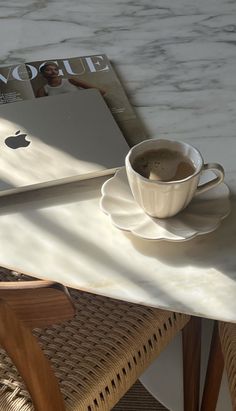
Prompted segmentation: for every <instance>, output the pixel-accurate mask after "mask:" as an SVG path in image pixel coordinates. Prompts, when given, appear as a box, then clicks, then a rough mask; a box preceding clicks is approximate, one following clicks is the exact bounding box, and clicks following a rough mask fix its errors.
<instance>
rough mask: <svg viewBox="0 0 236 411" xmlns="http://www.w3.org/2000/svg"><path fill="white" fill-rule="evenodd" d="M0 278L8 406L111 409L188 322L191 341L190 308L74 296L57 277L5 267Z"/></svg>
mask: <svg viewBox="0 0 236 411" xmlns="http://www.w3.org/2000/svg"><path fill="white" fill-rule="evenodd" d="M2 276H3V274H2ZM6 276H8V278H7V280H8V281H12V276H13V278H14V279H17V280H18V279H20V281H17V282H16V281H14V282H13V283H12V282H8V281H6ZM2 279H3V280H4V281H5V282H0V317H1V318H0V345H1V346H2V347H3V348H4V350H3V349H0V409H1V410H2V411H32V410H36V411H63V410H65V409H66V410H71V411H72V410H73V411H95V410H96V411H108V410H111V409H112V408H113V407H114V405H115V404H116V403H117V402H118V401H119V399H120V398H121V397H122V396H123V395H124V394H125V393H126V392H127V391H128V389H129V388H130V387H131V386H132V385H133V384H134V383H135V381H136V380H137V379H138V377H139V376H140V375H141V374H142V372H143V371H144V370H145V369H146V368H147V367H148V365H149V364H150V363H151V362H152V361H153V360H154V359H155V358H156V357H157V356H158V354H159V353H160V352H161V351H162V350H163V349H164V348H165V347H166V345H167V344H168V343H169V342H170V341H171V340H172V339H173V338H174V336H175V335H176V334H177V333H178V332H179V331H180V330H181V329H182V328H183V327H185V326H186V324H187V327H185V328H184V330H185V338H184V341H185V344H186V341H187V339H188V332H189V330H190V329H191V327H190V328H189V329H188V326H189V324H191V321H189V320H190V317H189V316H188V315H184V314H178V313H174V312H167V311H164V310H159V309H153V308H149V307H146V306H140V305H137V304H131V303H127V302H122V301H118V300H114V299H111V298H106V297H103V296H98V295H94V294H90V293H87V292H82V291H77V290H70V294H71V297H70V296H69V294H68V292H67V290H66V289H65V288H64V287H62V286H61V285H59V284H53V283H51V282H48V281H40V280H39V281H35V280H34V281H26V280H29V279H30V278H28V277H26V276H24V275H19V274H16V273H15V274H14V273H9V274H6V271H5V274H4V277H3V278H2ZM72 302H73V304H72ZM56 323H59V324H56ZM35 327H36V328H35ZM37 327H41V328H37ZM42 327H46V328H44V329H42ZM32 329H33V331H31V330H32ZM190 355H192V354H191V350H190ZM9 357H10V358H11V360H10V358H9ZM186 358H188V356H187V357H186ZM190 365H191V364H190ZM15 366H16V367H15ZM19 374H20V375H21V377H22V378H21V377H20V375H19ZM26 387H27V389H26ZM194 395H195V394H194ZM190 400H191V401H192V402H193V398H191V399H190ZM197 407H198V405H197ZM185 409H186V410H187V411H191V410H194V411H196V410H197V408H196V406H191V407H189V406H188V405H187V408H185Z"/></svg>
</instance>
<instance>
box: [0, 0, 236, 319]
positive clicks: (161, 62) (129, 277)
mask: <svg viewBox="0 0 236 411" xmlns="http://www.w3.org/2000/svg"><path fill="white" fill-rule="evenodd" d="M235 12H236V4H235V3H233V2H227V1H223V2H222V1H221V2H220V1H215V0H214V1H213V0H208V1H206V2H205V1H200V2H197V3H196V2H194V1H193V0H190V1H185V0H178V1H177V2H175V3H173V2H170V1H165V2H163V1H158V2H155V1H153V0H152V1H151V0H147V1H146V0H145V1H141V2H138V3H137V2H134V1H129V2H127V1H123V0H122V1H118V0H114V1H112V2H110V1H108V0H97V1H95V2H92V1H79V2H78V1H77V0H69V1H65V0H64V1H63V0H60V1H43V2H42V1H31V0H22V1H17V0H16V1H9V2H5V1H0V16H1V24H0V36H1V39H2V42H1V50H0V63H1V64H13V63H17V62H20V61H33V60H39V59H44V58H45V59H47V58H56V57H65V56H68V57H70V56H71V57H72V56H78V55H86V54H94V53H100V52H102V53H106V54H107V55H108V56H109V58H110V59H111V60H112V61H113V63H114V65H115V67H116V70H117V71H118V73H119V75H120V77H121V79H122V81H123V84H124V86H125V88H126V90H127V92H128V95H129V98H130V100H131V102H132V103H133V105H134V106H135V108H136V110H137V112H138V114H139V116H140V118H141V120H142V121H143V123H144V126H145V128H146V129H147V130H148V133H149V136H150V137H164V138H165V137H166V138H171V139H175V138H177V139H182V140H186V141H189V142H191V143H192V144H194V145H195V146H197V147H198V148H199V149H200V150H201V151H202V153H203V156H204V158H205V160H206V161H217V162H220V163H222V164H223V166H224V168H225V170H226V178H225V181H226V182H227V184H228V185H229V187H230V190H231V193H232V197H231V200H232V213H231V215H230V216H229V217H228V218H227V219H226V220H225V221H224V222H223V223H222V224H221V226H220V228H219V229H218V230H217V231H216V232H214V233H212V234H209V235H206V236H204V237H201V238H196V239H195V240H191V241H190V242H188V243H184V244H177V245H176V244H174V245H173V244H167V243H163V244H161V243H158V244H156V243H155V242H147V241H143V240H142V239H136V238H134V237H133V236H132V235H129V234H124V233H123V232H119V231H118V230H116V229H115V228H114V227H112V226H111V224H110V223H109V222H108V221H107V218H106V216H104V215H103V214H102V213H101V212H100V211H99V210H98V198H99V188H98V186H97V187H96V190H97V191H96V190H95V191H96V194H94V198H93V199H92V200H91V201H90V200H89V202H88V205H87V203H86V200H85V201H83V202H82V203H81V204H79V203H78V204H77V203H75V204H69V205H62V206H61V207H59V206H57V207H56V208H54V207H49V208H45V207H44V206H43V208H42V209H41V208H40V207H41V206H40V205H39V208H40V209H39V210H37V205H35V204H36V203H34V205H33V209H32V211H29V212H28V211H27V212H25V211H24V210H23V211H19V210H20V208H17V207H18V206H17V205H16V208H15V210H14V212H13V210H12V213H10V214H7V213H8V211H7V208H6V207H5V206H4V204H2V209H1V211H2V217H1V220H0V228H1V233H0V237H1V251H0V263H1V264H7V265H9V266H12V265H13V266H16V267H19V268H22V269H26V271H29V272H35V273H38V275H39V276H42V277H45V276H53V278H55V279H58V280H60V281H62V282H65V283H70V282H71V284H73V285H74V286H81V287H84V288H86V289H91V290H93V291H98V292H101V293H105V294H108V295H111V296H115V297H118V298H127V299H131V300H133V301H138V302H142V303H148V304H152V305H157V306H163V307H169V308H171V309H179V310H183V311H187V312H194V313H196V314H199V315H203V316H209V317H210V318H223V319H226V320H230V321H236V314H235V313H236V299H235V295H236V282H235V279H236V260H235V249H236V224H235V220H236V217H235V215H236V210H235V197H236V162H235V155H236V137H235V133H236V84H235V79H234V77H235V76H234V74H235V73H234V68H235V63H236V51H235V42H236V20H235ZM84 205H86V207H85V208H84ZM27 207H29V206H26V208H25V209H26V210H27V209H28V208H27ZM89 207H91V210H92V211H93V215H92V216H91V215H90V214H89V212H88V210H89ZM23 208H24V207H23ZM74 212H75V214H76V216H72V214H71V213H74ZM22 213H23V214H22ZM83 213H85V215H84V217H83ZM63 215H65V218H64V217H62V216H63ZM84 218H85V219H86V220H87V221H88V223H87V224H86V226H84V225H83V224H82V226H81V227H80V222H81V221H82V220H83V219H84ZM74 219H76V221H77V225H75V224H74V223H73V224H72V221H74ZM70 221H71V224H72V225H73V227H72V226H71V227H70ZM47 222H48V224H47ZM16 226H17V227H18V230H16ZM48 227H51V228H53V229H52V231H51V232H50V230H49V229H48ZM90 230H91V231H90ZM63 235H65V239H63ZM101 236H102V237H101ZM100 238H102V239H103V241H102V242H101V241H100ZM130 255H132V256H133V258H132V259H131V258H130ZM87 258H88V259H89V261H90V264H89V265H88V264H87ZM52 273H53V274H52Z"/></svg>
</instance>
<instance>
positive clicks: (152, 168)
mask: <svg viewBox="0 0 236 411" xmlns="http://www.w3.org/2000/svg"><path fill="white" fill-rule="evenodd" d="M132 166H133V168H134V170H135V171H136V172H137V173H139V174H141V175H142V176H143V177H146V178H148V179H149V180H159V181H178V180H182V179H184V178H187V177H189V176H190V175H192V174H193V173H194V172H195V168H194V165H193V163H192V162H191V160H189V159H188V158H186V157H185V156H184V155H183V154H182V153H180V152H178V151H175V150H170V149H167V148H160V149H156V150H149V151H146V152H144V153H142V154H140V155H139V156H137V157H136V158H135V159H134V161H133V162H132Z"/></svg>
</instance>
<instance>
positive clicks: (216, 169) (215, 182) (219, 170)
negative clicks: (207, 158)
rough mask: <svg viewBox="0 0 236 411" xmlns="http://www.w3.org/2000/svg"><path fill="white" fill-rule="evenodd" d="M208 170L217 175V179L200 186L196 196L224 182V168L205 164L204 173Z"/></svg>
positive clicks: (215, 164) (214, 164)
mask: <svg viewBox="0 0 236 411" xmlns="http://www.w3.org/2000/svg"><path fill="white" fill-rule="evenodd" d="M206 170H211V171H213V172H214V173H215V175H216V178H213V180H210V181H207V183H204V184H201V185H200V186H198V187H197V190H196V192H195V195H198V194H202V193H204V192H205V191H207V190H210V189H211V188H213V187H216V186H218V185H219V184H220V183H222V181H223V180H224V176H225V172H224V169H223V167H222V166H221V165H220V164H218V163H207V164H204V166H203V169H202V172H204V171H206Z"/></svg>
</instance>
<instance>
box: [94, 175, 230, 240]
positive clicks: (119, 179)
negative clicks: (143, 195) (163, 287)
mask: <svg viewBox="0 0 236 411" xmlns="http://www.w3.org/2000/svg"><path fill="white" fill-rule="evenodd" d="M229 194H230V192H229V188H228V187H227V185H226V184H225V183H222V184H220V185H219V186H217V187H216V188H213V189H211V190H209V191H208V192H206V193H203V194H201V195H199V196H196V197H195V198H194V199H193V200H192V201H191V203H190V205H189V206H188V207H187V208H185V210H183V211H182V212H181V213H179V214H178V215H176V216H174V217H171V218H166V219H158V218H153V217H150V216H149V215H147V214H146V213H145V212H144V211H143V209H142V208H141V207H139V205H138V204H137V203H136V201H135V200H134V198H133V195H132V193H131V190H130V187H129V183H128V180H127V175H126V170H125V167H123V168H121V169H120V170H118V171H117V173H116V174H115V175H114V176H113V177H112V178H110V179H109V180H107V181H106V182H105V183H104V184H103V186H102V198H101V201H100V207H101V209H102V210H103V211H104V212H105V213H106V214H108V215H109V217H110V219H111V221H112V223H113V224H114V225H115V226H116V227H117V228H119V229H121V230H125V231H131V232H132V233H133V234H134V235H136V236H138V237H142V238H145V239H149V240H162V241H163V240H166V241H185V240H190V239H191V238H193V237H196V236H197V235H201V234H206V233H210V232H211V231H214V230H215V229H216V228H217V227H218V226H219V225H220V222H221V220H222V219H223V218H225V217H226V216H227V215H228V214H229V213H230V200H229Z"/></svg>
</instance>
